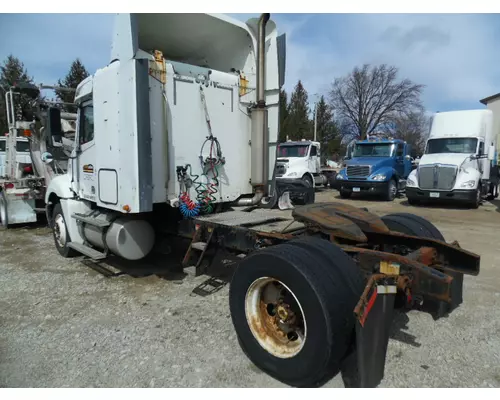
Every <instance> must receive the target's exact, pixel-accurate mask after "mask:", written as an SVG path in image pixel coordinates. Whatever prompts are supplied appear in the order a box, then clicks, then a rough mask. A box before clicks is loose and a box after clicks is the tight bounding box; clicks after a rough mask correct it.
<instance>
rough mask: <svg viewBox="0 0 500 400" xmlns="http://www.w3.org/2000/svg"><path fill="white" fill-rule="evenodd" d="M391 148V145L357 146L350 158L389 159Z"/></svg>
mask: <svg viewBox="0 0 500 400" xmlns="http://www.w3.org/2000/svg"><path fill="white" fill-rule="evenodd" d="M393 146H394V145H393V144H392V143H374V144H357V145H356V146H354V151H353V152H352V157H353V158H356V157H391V156H392V149H393Z"/></svg>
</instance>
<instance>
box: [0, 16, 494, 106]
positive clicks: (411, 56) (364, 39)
mask: <svg viewBox="0 0 500 400" xmlns="http://www.w3.org/2000/svg"><path fill="white" fill-rule="evenodd" d="M233 16H234V17H236V18H238V19H240V20H242V21H245V20H246V19H248V18H250V17H254V16H257V14H233ZM271 18H272V19H274V20H275V21H276V23H277V26H278V30H279V31H280V32H286V33H287V39H288V40H287V76H286V85H285V88H286V89H287V91H289V90H290V89H292V88H293V86H294V85H295V84H296V82H297V80H298V79H301V80H302V81H303V83H304V85H305V87H306V89H307V90H308V92H309V93H310V98H312V97H313V96H311V95H312V94H314V93H319V94H326V93H327V92H328V89H329V86H330V84H331V82H332V81H333V80H334V79H335V77H338V76H342V75H344V74H346V73H348V72H349V71H350V70H351V69H352V68H353V67H354V66H356V65H361V64H363V63H372V64H379V63H388V64H391V65H395V66H397V67H398V68H399V69H400V77H402V78H403V77H407V78H410V79H412V80H413V81H414V82H417V83H421V84H424V85H426V88H425V90H424V95H423V100H424V104H425V106H426V108H427V109H428V111H430V112H433V111H446V110H452V109H467V108H480V107H482V105H481V104H480V103H479V99H481V98H483V97H487V96H489V95H492V94H495V93H498V92H500V51H498V43H499V42H500V14H491V15H485V14H451V15H446V14H272V16H271ZM112 21H113V16H112V15H111V14H87V15H86V14H0V37H1V38H2V40H1V41H0V60H4V59H5V58H6V57H7V55H9V54H10V53H13V54H14V55H15V56H17V57H19V58H20V59H21V60H22V61H23V62H24V64H25V66H26V67H27V68H28V71H29V73H30V74H31V75H32V76H34V77H35V79H36V81H37V82H39V83H40V82H41V83H45V84H54V83H55V82H56V81H57V79H58V78H60V77H63V76H64V75H65V73H66V72H67V69H68V67H69V65H70V63H71V61H72V60H73V59H75V58H76V57H80V58H81V60H82V61H83V63H84V65H85V66H86V68H87V69H88V70H89V71H90V72H91V73H92V72H93V71H95V70H96V69H97V68H99V67H101V66H104V65H105V64H106V63H107V62H108V61H109V53H110V43H111V32H112Z"/></svg>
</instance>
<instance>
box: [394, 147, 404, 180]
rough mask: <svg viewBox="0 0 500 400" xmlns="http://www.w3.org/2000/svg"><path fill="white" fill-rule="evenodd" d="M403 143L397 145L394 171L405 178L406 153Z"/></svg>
mask: <svg viewBox="0 0 500 400" xmlns="http://www.w3.org/2000/svg"><path fill="white" fill-rule="evenodd" d="M404 150H405V149H404V145H403V143H397V144H396V149H395V152H394V161H395V162H394V169H395V170H396V172H397V173H398V175H399V176H400V177H405V162H404V161H405V157H404V156H405V151H404Z"/></svg>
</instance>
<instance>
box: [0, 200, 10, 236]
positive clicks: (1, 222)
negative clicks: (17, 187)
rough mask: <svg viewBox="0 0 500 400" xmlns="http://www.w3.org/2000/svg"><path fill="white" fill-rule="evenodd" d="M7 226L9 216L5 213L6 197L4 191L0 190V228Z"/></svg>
mask: <svg viewBox="0 0 500 400" xmlns="http://www.w3.org/2000/svg"><path fill="white" fill-rule="evenodd" d="M8 227H9V216H8V214H7V198H6V196H5V192H4V191H3V190H0V229H7V228H8Z"/></svg>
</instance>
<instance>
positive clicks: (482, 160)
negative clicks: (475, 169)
mask: <svg viewBox="0 0 500 400" xmlns="http://www.w3.org/2000/svg"><path fill="white" fill-rule="evenodd" d="M477 155H478V156H484V155H485V151H484V142H483V141H482V140H480V141H479V146H478V150H477ZM486 163H488V164H489V163H490V160H488V158H486V157H485V158H480V159H479V160H478V165H479V171H480V172H481V174H484V173H485V172H486V169H487V167H488V165H487V164H486ZM488 169H489V168H488ZM488 175H489V171H488ZM484 178H485V176H483V179H484ZM486 178H488V177H486Z"/></svg>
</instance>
